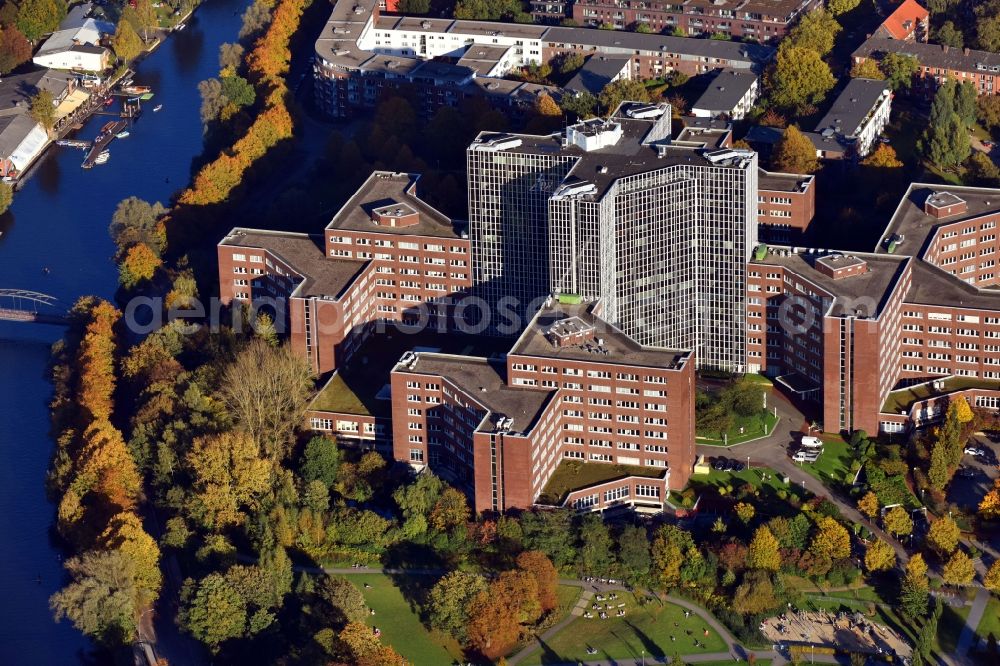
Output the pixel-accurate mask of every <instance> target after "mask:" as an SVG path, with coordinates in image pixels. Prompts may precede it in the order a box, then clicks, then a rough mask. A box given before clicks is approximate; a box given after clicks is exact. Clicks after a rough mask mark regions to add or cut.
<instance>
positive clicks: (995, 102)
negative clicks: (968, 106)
mask: <svg viewBox="0 0 1000 666" xmlns="http://www.w3.org/2000/svg"><path fill="white" fill-rule="evenodd" d="M976 107H977V108H976V116H977V117H978V118H979V122H981V123H982V124H983V127H985V128H987V129H989V130H995V129H997V128H1000V95H980V96H979V97H978V98H977V99H976Z"/></svg>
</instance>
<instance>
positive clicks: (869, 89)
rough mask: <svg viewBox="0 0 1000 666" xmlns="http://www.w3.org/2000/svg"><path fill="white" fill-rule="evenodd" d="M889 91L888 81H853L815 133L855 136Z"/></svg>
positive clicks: (817, 126) (834, 103)
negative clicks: (829, 132) (831, 132)
mask: <svg viewBox="0 0 1000 666" xmlns="http://www.w3.org/2000/svg"><path fill="white" fill-rule="evenodd" d="M888 91H889V84H888V82H886V81H877V80H875V79H851V80H850V82H848V84H847V85H846V86H845V87H844V90H843V91H842V92H841V93H840V94H839V95H837V99H835V100H834V101H833V106H831V107H830V110H829V111H827V113H826V115H825V116H823V117H822V118H821V119H820V121H819V122H818V123H816V129H815V131H816V132H817V133H819V134H822V133H823V132H824V131H825V130H833V131H834V132H836V133H838V134H842V135H843V136H854V135H855V133H856V132H857V130H858V129H859V128H860V127H861V124H862V123H863V122H864V121H865V119H866V118H867V117H868V114H869V113H871V110H872V109H873V108H874V107H875V105H876V104H877V103H878V102H879V100H880V99H881V98H882V96H883V95H884V94H886V93H888Z"/></svg>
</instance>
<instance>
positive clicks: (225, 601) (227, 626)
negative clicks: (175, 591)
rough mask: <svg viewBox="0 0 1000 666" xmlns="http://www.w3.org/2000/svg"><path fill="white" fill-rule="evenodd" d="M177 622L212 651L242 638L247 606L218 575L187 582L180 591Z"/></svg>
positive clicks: (220, 575)
mask: <svg viewBox="0 0 1000 666" xmlns="http://www.w3.org/2000/svg"><path fill="white" fill-rule="evenodd" d="M177 622H178V624H179V625H180V626H181V628H182V629H184V630H185V631H187V632H188V633H190V634H191V635H192V636H194V637H195V638H197V639H198V640H199V641H201V642H202V643H204V644H205V645H207V646H208V647H209V649H211V650H212V652H213V653H215V652H218V650H219V646H220V645H221V644H222V643H223V642H225V641H227V640H229V639H231V638H238V637H240V636H242V635H243V634H244V632H245V630H246V625H247V605H246V601H244V599H243V597H242V596H240V593H239V592H238V591H237V590H236V589H235V588H234V587H233V586H232V585H231V584H230V583H229V582H228V581H227V580H226V578H225V576H223V575H222V574H219V573H210V574H208V575H207V576H205V577H204V578H202V579H201V580H200V581H198V582H195V581H193V580H192V579H190V578H189V579H187V581H185V583H184V587H183V589H182V590H181V607H180V610H179V611H178V613H177Z"/></svg>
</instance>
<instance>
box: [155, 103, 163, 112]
mask: <svg viewBox="0 0 1000 666" xmlns="http://www.w3.org/2000/svg"><path fill="white" fill-rule="evenodd" d="M162 108H163V105H162V104H157V105H156V106H154V107H153V113H156V112H157V111H159V110H160V109H162Z"/></svg>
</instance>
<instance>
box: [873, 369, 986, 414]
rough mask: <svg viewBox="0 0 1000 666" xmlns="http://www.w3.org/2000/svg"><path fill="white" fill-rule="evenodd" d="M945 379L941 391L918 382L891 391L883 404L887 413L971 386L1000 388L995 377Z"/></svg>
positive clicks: (897, 411)
mask: <svg viewBox="0 0 1000 666" xmlns="http://www.w3.org/2000/svg"><path fill="white" fill-rule="evenodd" d="M943 381H944V388H943V390H941V391H937V390H935V389H934V387H933V385H931V384H929V383H927V384H917V385H916V386H910V387H908V388H902V389H899V390H896V391H893V392H891V393H890V394H889V395H888V396H887V397H886V399H885V404H884V405H882V411H883V412H885V413H891V414H898V413H899V412H900V410H904V409H905V410H909V409H910V407H911V406H912V405H913V403H915V402H918V401H920V400H926V399H927V398H930V397H931V396H937V395H945V394H947V393H952V392H954V391H961V390H964V389H970V388H989V389H996V388H1000V382H998V381H997V380H995V379H993V380H990V379H974V378H971V377H949V378H948V379H945V380H943Z"/></svg>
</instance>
